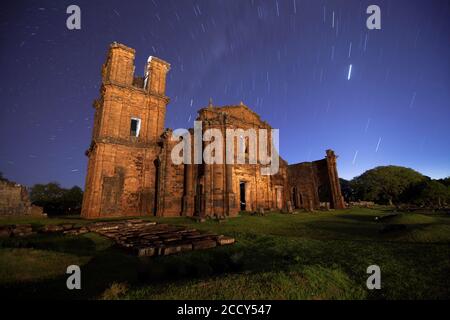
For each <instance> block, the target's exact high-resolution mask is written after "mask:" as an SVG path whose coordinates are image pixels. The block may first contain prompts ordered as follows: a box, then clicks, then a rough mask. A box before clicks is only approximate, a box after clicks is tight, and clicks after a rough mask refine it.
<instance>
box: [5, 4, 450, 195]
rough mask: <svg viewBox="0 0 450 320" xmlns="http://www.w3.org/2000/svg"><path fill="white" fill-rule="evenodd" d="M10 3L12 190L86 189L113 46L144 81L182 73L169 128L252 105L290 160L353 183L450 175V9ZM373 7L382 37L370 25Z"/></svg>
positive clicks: (172, 81)
mask: <svg viewBox="0 0 450 320" xmlns="http://www.w3.org/2000/svg"><path fill="white" fill-rule="evenodd" d="M9 3H11V4H6V3H4V4H2V8H1V11H0V28H1V29H0V30H1V31H0V70H1V77H0V97H1V100H0V104H1V105H0V171H2V172H3V174H4V176H6V177H7V178H8V179H10V180H13V181H16V182H19V183H22V184H25V185H32V184H34V183H47V182H49V181H58V182H60V183H61V184H62V185H63V186H65V187H70V186H72V185H79V186H81V187H84V179H85V174H86V164H87V158H86V156H85V155H84V152H85V150H86V149H87V148H88V146H89V144H90V138H91V132H92V124H93V115H94V109H93V108H92V102H93V100H94V99H96V98H97V97H98V96H99V87H100V80H101V79H100V78H101V74H100V73H101V65H102V63H103V62H104V61H105V57H106V53H107V50H108V47H109V44H110V43H111V42H113V41H117V42H121V43H124V44H126V45H127V46H130V47H132V48H135V49H136V61H135V64H136V75H140V76H142V75H143V71H144V64H145V61H146V60H147V57H148V56H149V55H154V56H157V57H160V58H162V59H164V60H166V61H168V62H169V63H171V71H170V74H169V78H168V83H167V95H168V96H169V97H170V98H171V102H170V104H169V106H168V110H167V118H166V126H167V127H171V128H189V127H192V126H193V121H194V119H195V117H196V111H197V110H198V109H199V108H201V107H204V106H206V105H207V104H208V100H209V98H212V99H213V103H214V104H215V105H227V104H228V105H230V104H239V102H240V101H243V102H244V103H245V104H246V105H248V106H249V107H250V108H252V109H253V110H254V111H256V112H257V113H259V114H260V115H261V117H262V119H264V120H267V121H268V122H269V123H270V124H271V125H272V126H273V127H274V128H279V129H280V149H281V150H280V151H281V155H282V156H283V158H284V159H286V160H287V161H288V162H289V163H297V162H302V161H312V160H317V159H321V158H323V157H324V155H325V149H328V148H332V149H334V150H335V151H336V153H337V154H338V155H339V159H338V170H339V173H340V176H341V177H343V178H347V179H349V178H352V177H354V176H356V175H359V174H361V173H362V172H364V171H365V170H367V169H370V168H373V167H375V166H378V165H388V164H395V165H402V166H408V167H412V168H414V169H416V170H418V171H420V172H422V173H424V174H426V175H428V176H430V177H433V178H441V177H445V176H448V175H450V139H449V130H450V129H449V123H450V121H449V120H450V106H449V101H450V93H449V84H450V82H449V80H450V79H449V77H450V72H449V71H450V68H449V57H450V46H449V40H450V37H449V36H450V5H449V1H446V0H426V1H425V0H422V1H412V0H408V1H402V0H392V1H380V0H371V1H352V0H339V1H324V0H314V1H313V0H309V1H303V0H286V1H284V0H278V1H277V0H265V1H257V0H255V1H251V0H221V1H219V0H208V1H206V0H195V1H191V0H171V1H169V0H161V1H158V0H149V1H133V0H128V1H122V0H119V1H111V0H109V1H92V0H91V1H77V0H71V1H60V0H58V1H9ZM70 4H76V5H78V6H79V7H80V8H81V30H68V29H67V28H66V19H67V17H68V14H66V8H67V6H69V5H70ZM371 4H377V5H379V6H380V8H381V30H368V29H367V27H366V19H367V17H368V14H366V8H367V6H368V5H371ZM333 16H334V19H333ZM350 64H351V65H352V73H351V77H350V79H348V71H349V66H350Z"/></svg>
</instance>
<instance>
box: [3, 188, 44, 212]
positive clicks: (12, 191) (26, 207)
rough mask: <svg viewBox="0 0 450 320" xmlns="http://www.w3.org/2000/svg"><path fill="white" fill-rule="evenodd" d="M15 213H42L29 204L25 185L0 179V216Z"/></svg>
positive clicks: (39, 209) (40, 209) (39, 208)
mask: <svg viewBox="0 0 450 320" xmlns="http://www.w3.org/2000/svg"><path fill="white" fill-rule="evenodd" d="M16 215H43V210H42V208H41V207H38V206H35V205H32V204H31V201H30V197H29V196H28V191H27V188H26V187H25V186H23V185H20V184H17V183H15V182H11V181H7V180H3V179H0V216H16Z"/></svg>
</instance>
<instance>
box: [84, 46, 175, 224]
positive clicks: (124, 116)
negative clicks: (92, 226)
mask: <svg viewBox="0 0 450 320" xmlns="http://www.w3.org/2000/svg"><path fill="white" fill-rule="evenodd" d="M134 58H135V50H134V49H132V48H129V47H127V46H125V45H123V44H119V43H117V42H114V43H112V44H111V45H110V48H109V51H108V55H107V58H106V62H105V63H104V64H103V67H102V86H101V90H100V98H98V99H97V100H95V101H94V109H95V116H94V127H93V132H92V141H91V145H90V147H89V149H88V150H87V151H86V155H87V156H88V158H89V160H88V170H87V177H86V185H85V193H84V197H83V206H82V211H81V215H82V216H83V217H85V218H98V217H113V216H127V215H128V216H139V215H151V214H153V212H154V204H155V185H156V182H155V176H156V170H155V165H154V162H155V160H156V158H157V156H158V153H159V150H160V147H159V145H158V139H159V137H160V136H161V134H162V133H163V131H164V121H165V115H166V107H167V104H168V103H169V98H168V97H167V96H166V95H165V88H166V76H167V73H168V71H169V70H170V65H169V64H168V63H167V62H165V61H163V60H161V59H159V58H156V57H150V58H149V59H148V62H147V64H146V66H145V70H144V75H145V76H144V77H135V75H134V70H135V67H134Z"/></svg>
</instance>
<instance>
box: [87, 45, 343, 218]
mask: <svg viewBox="0 0 450 320" xmlns="http://www.w3.org/2000/svg"><path fill="white" fill-rule="evenodd" d="M134 56H135V51H134V50H133V49H131V48H129V47H126V46H124V45H122V44H118V43H113V44H112V45H111V46H110V50H109V53H108V57H107V60H106V62H105V64H104V65H103V68H102V87H101V92H100V93H101V94H100V98H99V99H97V100H96V101H95V102H94V108H95V118H94V128H93V133H92V142H91V145H90V147H89V149H88V150H87V152H86V154H87V156H88V158H89V161H88V172H87V177H86V187H85V193H84V198H83V207H82V213H81V214H82V216H83V217H86V218H99V217H113V216H143V215H156V216H180V215H184V216H198V217H205V216H236V215H237V214H238V213H239V211H244V210H245V211H255V210H257V209H259V208H264V209H280V210H288V209H289V208H290V207H294V208H305V209H316V208H319V206H320V203H321V202H329V203H330V206H331V207H333V208H343V207H344V203H343V200H342V195H341V192H340V187H339V180H338V175H337V170H336V157H335V155H334V153H333V152H332V151H331V150H329V151H327V157H326V158H325V159H323V160H319V161H315V162H312V163H301V164H297V165H288V164H287V163H286V162H285V161H284V160H282V159H281V158H280V168H279V171H278V173H277V174H275V175H262V174H261V170H260V167H261V165H260V164H248V163H246V164H233V165H230V164H226V163H225V161H223V162H224V164H210V165H208V164H204V163H203V164H174V163H173V161H172V160H171V152H172V149H173V148H174V146H175V145H176V144H177V141H172V139H171V132H172V131H171V130H170V129H165V128H164V120H165V114H166V107H167V104H168V103H169V98H168V97H167V96H166V95H165V89H166V75H167V73H168V72H169V69H170V65H169V64H168V63H167V62H165V61H163V60H161V59H158V58H155V57H150V58H149V59H148V62H147V65H146V68H145V72H144V74H145V76H144V77H136V76H135V75H134ZM197 120H199V121H202V123H203V126H202V130H203V131H205V130H207V129H209V128H215V129H219V130H220V131H221V132H223V133H224V132H225V130H226V129H230V128H240V129H244V130H246V129H249V128H252V129H255V130H258V129H267V130H270V129H271V127H270V125H269V124H268V123H267V122H265V121H262V120H261V119H260V117H259V116H258V115H257V114H256V113H255V112H253V111H252V110H251V109H249V108H248V107H247V106H245V105H244V104H243V103H241V104H239V105H234V106H224V107H216V106H213V105H212V103H211V102H210V104H209V105H208V106H207V107H205V108H203V109H200V110H199V112H198V118H197ZM190 134H191V135H193V130H191V131H190ZM223 136H224V137H225V134H223ZM238 138H239V137H236V139H238ZM203 147H205V145H204V146H203ZM192 163H193V162H192ZM319 191H320V192H319ZM325 200H327V201H325Z"/></svg>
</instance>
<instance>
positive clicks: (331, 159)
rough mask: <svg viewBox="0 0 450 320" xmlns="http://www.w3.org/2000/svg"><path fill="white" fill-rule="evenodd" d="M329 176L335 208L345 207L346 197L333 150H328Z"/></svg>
mask: <svg viewBox="0 0 450 320" xmlns="http://www.w3.org/2000/svg"><path fill="white" fill-rule="evenodd" d="M326 152H327V167H328V178H329V180H330V191H331V200H332V205H333V208H334V209H344V208H345V203H344V197H343V196H342V193H341V185H340V183H339V177H338V173H337V168H336V155H335V154H334V151H333V150H327V151H326Z"/></svg>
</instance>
